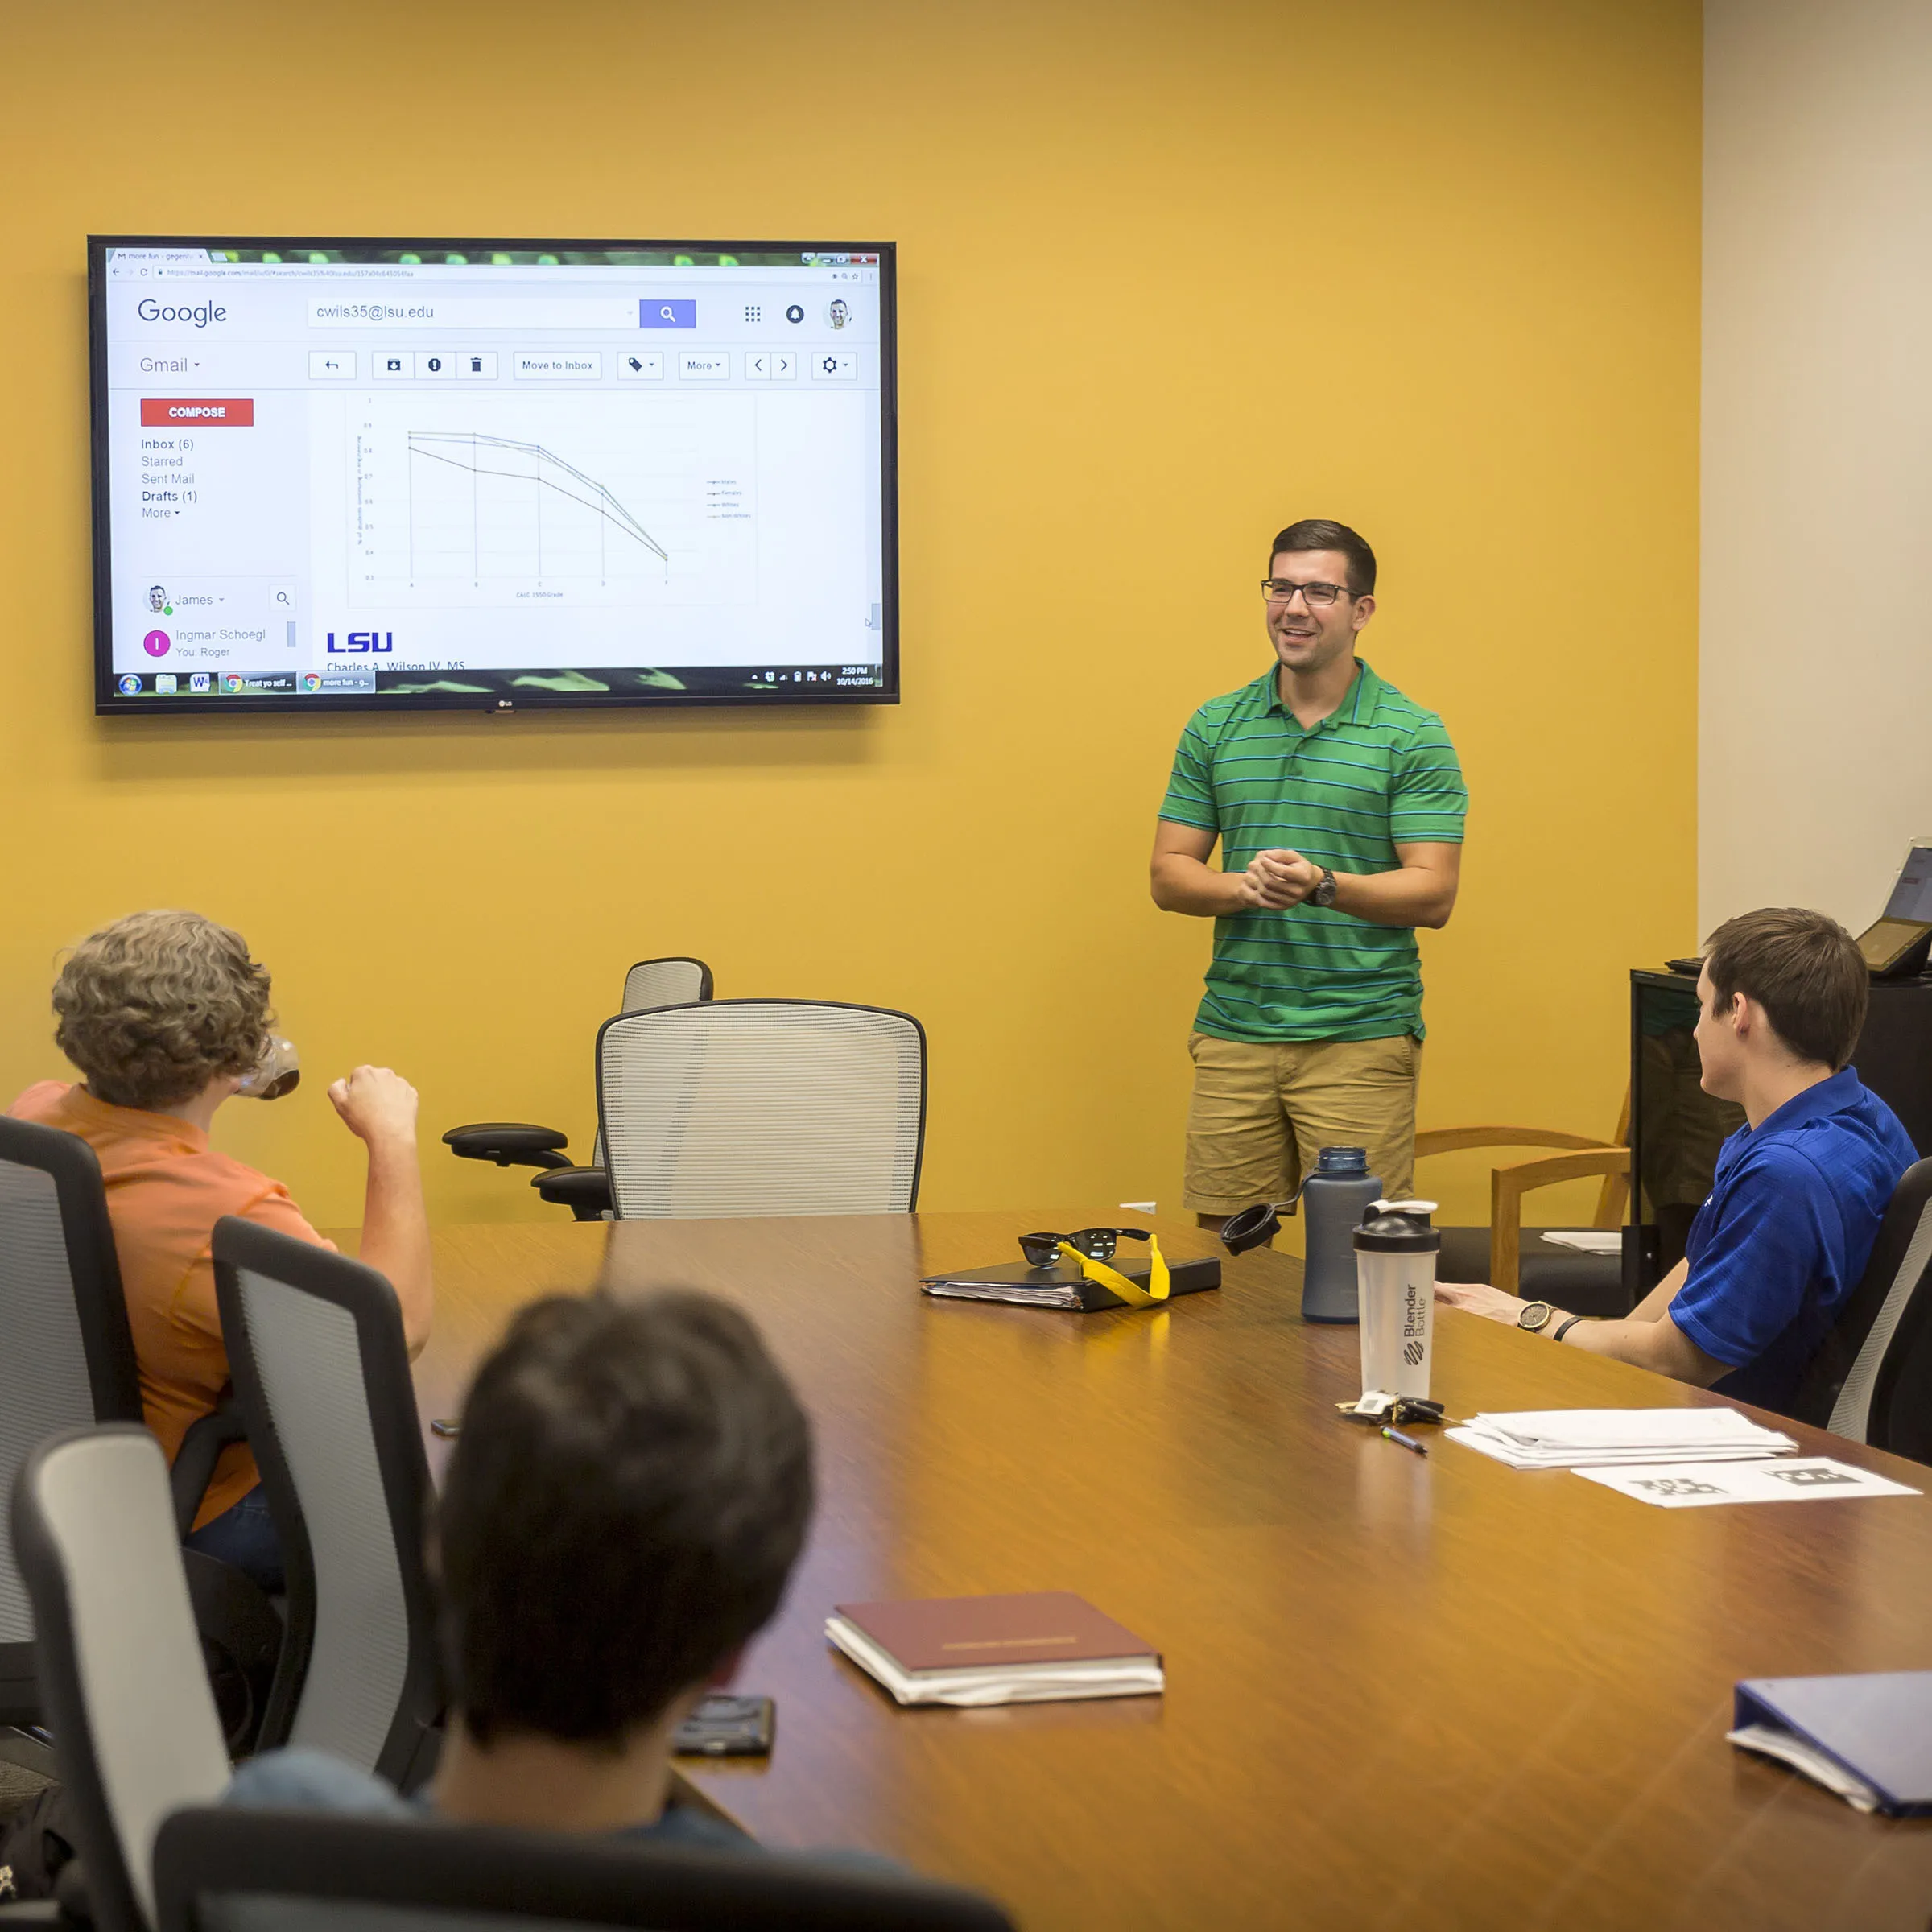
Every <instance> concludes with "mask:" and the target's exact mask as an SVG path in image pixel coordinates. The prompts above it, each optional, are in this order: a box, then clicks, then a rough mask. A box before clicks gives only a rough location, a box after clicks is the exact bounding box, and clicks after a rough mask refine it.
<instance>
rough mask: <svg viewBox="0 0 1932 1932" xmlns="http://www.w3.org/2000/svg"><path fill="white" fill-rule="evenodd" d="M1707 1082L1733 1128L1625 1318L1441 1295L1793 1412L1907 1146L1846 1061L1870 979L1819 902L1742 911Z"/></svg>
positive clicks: (1725, 961) (1861, 1263)
mask: <svg viewBox="0 0 1932 1932" xmlns="http://www.w3.org/2000/svg"><path fill="white" fill-rule="evenodd" d="M1697 995H1698V1006H1699V1018H1698V1022H1697V1035H1696V1037H1697V1048H1698V1052H1699V1055H1700V1056H1701V1058H1702V1059H1703V1086H1704V1091H1705V1092H1707V1093H1711V1094H1714V1095H1715V1096H1717V1098H1718V1099H1719V1100H1735V1101H1736V1102H1737V1103H1738V1104H1740V1106H1742V1107H1743V1108H1744V1120H1745V1125H1744V1126H1742V1127H1740V1128H1739V1129H1738V1130H1737V1131H1736V1133H1734V1134H1732V1136H1731V1137H1730V1138H1729V1139H1728V1141H1725V1142H1724V1146H1723V1148H1722V1149H1721V1150H1719V1154H1718V1157H1717V1172H1716V1176H1715V1179H1714V1180H1713V1181H1712V1183H1711V1192H1710V1194H1709V1195H1708V1197H1707V1199H1705V1202H1704V1204H1703V1206H1702V1207H1701V1208H1699V1210H1698V1212H1697V1218H1696V1219H1695V1220H1694V1221H1693V1222H1692V1223H1691V1238H1690V1241H1689V1243H1688V1245H1687V1247H1686V1253H1685V1256H1684V1258H1683V1260H1682V1261H1680V1262H1678V1265H1677V1266H1676V1267H1674V1269H1671V1271H1670V1274H1667V1275H1666V1276H1665V1277H1664V1278H1663V1279H1662V1281H1661V1282H1658V1283H1657V1286H1655V1287H1654V1288H1653V1289H1652V1290H1650V1292H1649V1294H1647V1295H1646V1296H1645V1298H1643V1300H1642V1301H1641V1302H1639V1303H1638V1304H1637V1307H1636V1308H1635V1309H1634V1310H1633V1311H1632V1312H1631V1313H1630V1314H1629V1315H1625V1316H1624V1318H1623V1319H1621V1320H1620V1321H1596V1320H1591V1319H1587V1318H1585V1317H1583V1316H1580V1315H1567V1314H1566V1313H1565V1312H1564V1311H1563V1310H1562V1309H1560V1308H1553V1307H1550V1304H1549V1303H1548V1302H1522V1301H1519V1300H1518V1299H1517V1298H1516V1297H1515V1296H1514V1295H1513V1294H1503V1293H1502V1292H1501V1290H1498V1289H1495V1288H1489V1287H1484V1286H1455V1285H1451V1284H1450V1283H1448V1282H1438V1283H1437V1284H1436V1289H1435V1292H1436V1295H1437V1298H1438V1299H1439V1300H1441V1301H1443V1302H1448V1303H1449V1304H1451V1306H1453V1307H1458V1308H1466V1309H1468V1310H1470V1311H1472V1312H1473V1313H1475V1314H1477V1315H1487V1316H1488V1317H1489V1318H1490V1319H1492V1321H1499V1322H1510V1323H1514V1324H1515V1325H1516V1326H1517V1327H1519V1328H1526V1329H1529V1330H1530V1331H1533V1332H1535V1333H1538V1334H1544V1335H1549V1336H1550V1337H1551V1338H1552V1339H1553V1340H1556V1341H1559V1342H1567V1343H1568V1344H1570V1345H1571V1347H1572V1348H1586V1349H1588V1350H1589V1351H1590V1352H1591V1353H1593V1354H1596V1355H1608V1356H1612V1357H1613V1358H1614V1359H1615V1360H1618V1361H1621V1362H1633V1363H1634V1364H1636V1365H1637V1367H1638V1368H1640V1369H1656V1370H1657V1371H1658V1372H1659V1373H1662V1374H1665V1375H1670V1376H1674V1377H1677V1379H1678V1381H1684V1382H1694V1383H1695V1384H1696V1385H1698V1386H1699V1388H1702V1389H1715V1390H1716V1391H1717V1392H1718V1393H1719V1394H1720V1395H1728V1396H1733V1397H1736V1399H1737V1400H1738V1401H1740V1402H1756V1403H1757V1404H1758V1405H1759V1406H1761V1407H1763V1408H1766V1409H1775V1410H1780V1411H1788V1410H1789V1409H1790V1405H1791V1403H1792V1402H1793V1400H1794V1397H1796V1395H1797V1393H1798V1385H1799V1383H1800V1382H1801V1381H1802V1379H1803V1377H1804V1373H1805V1370H1806V1368H1807V1367H1808V1366H1809V1365H1810V1361H1811V1358H1812V1357H1813V1356H1814V1355H1816V1354H1817V1352H1818V1348H1819V1346H1820V1344H1822V1343H1823V1340H1824V1339H1825V1337H1826V1335H1827V1334H1828V1333H1829V1332H1830V1331H1831V1325H1832V1323H1833V1322H1834V1321H1835V1319H1837V1316H1838V1312H1839V1309H1840V1308H1842V1307H1843V1305H1844V1302H1845V1298H1846V1297H1847V1296H1848V1295H1849V1294H1851V1292H1852V1290H1853V1289H1854V1288H1855V1287H1856V1286H1857V1285H1858V1280H1859V1277H1860V1275H1861V1274H1864V1268H1865V1263H1866V1262H1867V1261H1868V1260H1869V1259H1870V1258H1871V1254H1872V1243H1873V1242H1874V1241H1876V1239H1877V1237H1878V1227H1879V1223H1880V1221H1881V1220H1883V1219H1884V1218H1885V1208H1886V1204H1887V1203H1889V1201H1890V1200H1891V1199H1892V1192H1893V1189H1894V1188H1895V1187H1897V1185H1898V1181H1899V1177H1900V1176H1901V1174H1904V1172H1905V1170H1906V1169H1907V1168H1908V1167H1909V1166H1911V1165H1912V1163H1913V1161H1915V1160H1916V1159H1917V1158H1918V1154H1917V1153H1916V1152H1915V1150H1913V1146H1912V1143H1911V1141H1909V1139H1907V1137H1906V1136H1905V1129H1904V1128H1903V1127H1901V1125H1899V1123H1898V1117H1897V1115H1896V1114H1894V1113H1893V1111H1892V1109H1891V1108H1889V1107H1888V1106H1887V1105H1886V1104H1885V1102H1884V1101H1883V1100H1880V1098H1879V1097H1878V1096H1877V1095H1876V1094H1875V1093H1871V1092H1868V1091H1867V1090H1866V1088H1864V1086H1863V1085H1862V1084H1860V1080H1859V1077H1858V1075H1856V1073H1854V1072H1853V1071H1852V1069H1851V1067H1849V1066H1848V1065H1847V1062H1848V1061H1849V1060H1850V1059H1851V1057H1852V1047H1854V1046H1855V1045H1856V1043H1857V1041H1858V1034H1859V1029H1860V1027H1861V1026H1863V1025H1864V1018H1865V1005H1866V1001H1867V1000H1868V997H1869V995H1870V980H1869V977H1868V974H1867V972H1866V968H1865V962H1864V959H1863V957H1862V956H1860V952H1859V950H1858V947H1856V945H1855V944H1854V943H1853V942H1852V935H1850V934H1849V933H1847V931H1845V929H1844V928H1843V927H1842V926H1840V925H1839V923H1837V921H1836V920H1835V919H1827V918H1826V917H1825V915H1824V914H1823V913H1819V912H1806V911H1800V910H1765V911H1762V912H1747V913H1744V914H1742V915H1740V917H1739V918H1737V919H1731V920H1728V921H1727V922H1726V923H1724V925H1722V926H1720V927H1719V928H1718V929H1717V931H1716V932H1715V933H1714V934H1713V935H1711V943H1710V945H1709V947H1708V948H1707V950H1706V952H1705V954H1704V964H1703V971H1702V972H1700V973H1699V976H1698V981H1697Z"/></svg>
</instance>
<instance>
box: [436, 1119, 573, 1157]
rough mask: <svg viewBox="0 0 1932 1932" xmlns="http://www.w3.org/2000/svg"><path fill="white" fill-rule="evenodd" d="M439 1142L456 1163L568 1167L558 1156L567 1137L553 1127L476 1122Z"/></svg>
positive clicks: (568, 1141)
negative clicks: (481, 1162)
mask: <svg viewBox="0 0 1932 1932" xmlns="http://www.w3.org/2000/svg"><path fill="white" fill-rule="evenodd" d="M443 1142H444V1146H447V1147H448V1149H449V1150H450V1151H451V1152H452V1154H456V1157H457V1158H459V1159H460V1160H465V1161H494V1162H496V1164H497V1166H499V1167H546V1168H556V1167H568V1166H569V1165H570V1162H568V1161H567V1160H566V1159H565V1158H564V1156H563V1155H562V1154H560V1153H559V1152H558V1150H559V1148H562V1147H568V1146H569V1145H570V1136H569V1135H568V1134H567V1133H558V1131H557V1130H556V1129H555V1128H554V1127H533V1126H530V1125H528V1124H527V1123H526V1122H524V1121H474V1122H473V1123H472V1124H471V1125H469V1126H467V1127H452V1128H451V1129H450V1130H449V1132H448V1133H446V1134H444V1137H443Z"/></svg>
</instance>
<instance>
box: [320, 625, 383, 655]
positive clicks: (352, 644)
mask: <svg viewBox="0 0 1932 1932" xmlns="http://www.w3.org/2000/svg"><path fill="white" fill-rule="evenodd" d="M395 647H396V634H395V633H394V631H393V630H350V631H345V632H344V633H343V636H342V642H341V643H340V644H338V643H337V642H336V634H335V633H334V632H333V631H331V632H329V634H328V649H329V651H330V654H332V656H335V657H342V656H344V655H345V654H348V653H349V652H351V651H353V652H356V653H357V654H361V653H363V652H365V651H372V650H394V649H395Z"/></svg>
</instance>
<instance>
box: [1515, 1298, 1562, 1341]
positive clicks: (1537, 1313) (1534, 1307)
mask: <svg viewBox="0 0 1932 1932" xmlns="http://www.w3.org/2000/svg"><path fill="white" fill-rule="evenodd" d="M1555 1313H1556V1311H1555V1310H1554V1308H1552V1307H1550V1304H1549V1303H1548V1302H1530V1303H1529V1304H1528V1305H1527V1306H1526V1307H1525V1308H1524V1310H1523V1311H1522V1313H1521V1315H1518V1316H1517V1318H1516V1325H1517V1327H1519V1328H1527V1329H1528V1330H1529V1331H1530V1333H1531V1334H1532V1335H1534V1334H1536V1333H1538V1331H1539V1330H1542V1329H1544V1328H1547V1327H1549V1326H1550V1316H1551V1315H1554V1314H1555Z"/></svg>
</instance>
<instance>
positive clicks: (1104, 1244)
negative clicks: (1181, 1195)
mask: <svg viewBox="0 0 1932 1932" xmlns="http://www.w3.org/2000/svg"><path fill="white" fill-rule="evenodd" d="M1152 1238H1153V1237H1152V1236H1150V1234H1149V1233H1148V1232H1147V1230H1146V1228H1075V1230H1074V1231H1073V1232H1072V1233H1071V1234H1023V1235H1022V1236H1020V1253H1022V1254H1023V1255H1025V1256H1026V1265H1027V1266H1028V1267H1030V1268H1051V1266H1052V1265H1054V1263H1055V1261H1058V1260H1059V1258H1060V1244H1061V1243H1062V1242H1063V1241H1064V1242H1065V1243H1066V1244H1067V1246H1068V1247H1069V1248H1071V1249H1072V1250H1073V1251H1074V1253H1075V1254H1084V1255H1085V1256H1086V1257H1087V1258H1088V1261H1112V1260H1113V1249H1114V1244H1115V1243H1116V1242H1117V1241H1150V1240H1151V1239H1152Z"/></svg>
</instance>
